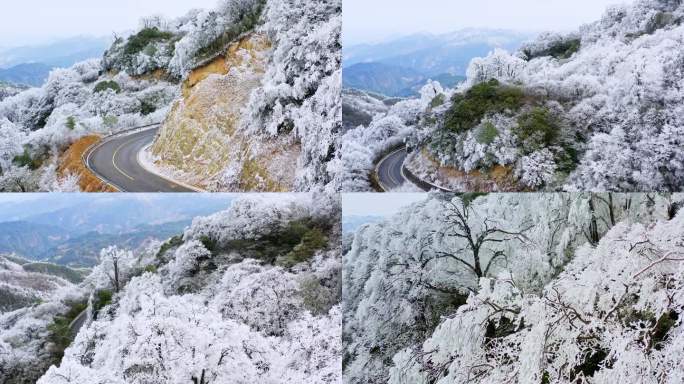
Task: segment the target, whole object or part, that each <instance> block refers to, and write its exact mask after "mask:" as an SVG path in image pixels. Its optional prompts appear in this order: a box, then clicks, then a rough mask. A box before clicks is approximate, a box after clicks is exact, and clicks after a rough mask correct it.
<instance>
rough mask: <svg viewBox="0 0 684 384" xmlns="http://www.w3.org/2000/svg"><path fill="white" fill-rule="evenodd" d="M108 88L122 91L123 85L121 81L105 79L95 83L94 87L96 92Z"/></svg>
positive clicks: (117, 91)
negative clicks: (120, 83)
mask: <svg viewBox="0 0 684 384" xmlns="http://www.w3.org/2000/svg"><path fill="white" fill-rule="evenodd" d="M108 89H111V90H112V91H114V92H116V93H119V92H121V86H120V85H119V83H117V82H116V81H114V80H104V81H100V82H99V83H97V84H95V88H93V92H94V93H100V92H104V91H106V90H108Z"/></svg>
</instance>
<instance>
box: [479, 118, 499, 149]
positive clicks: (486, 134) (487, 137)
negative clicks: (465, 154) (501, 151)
mask: <svg viewBox="0 0 684 384" xmlns="http://www.w3.org/2000/svg"><path fill="white" fill-rule="evenodd" d="M498 136H499V130H498V129H496V126H495V125H494V124H492V123H490V122H489V121H488V122H486V123H484V124H483V125H482V128H480V132H478V133H477V138H476V140H477V142H478V143H480V144H485V145H489V144H491V143H493V142H494V139H496V138H497V137H498Z"/></svg>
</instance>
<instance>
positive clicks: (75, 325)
mask: <svg viewBox="0 0 684 384" xmlns="http://www.w3.org/2000/svg"><path fill="white" fill-rule="evenodd" d="M87 319H88V309H85V310H84V311H83V312H81V313H80V314H79V315H78V316H76V318H75V319H74V320H73V321H72V322H71V324H69V330H70V331H71V335H72V336H73V337H76V335H78V331H80V330H81V328H82V327H83V325H84V324H85V322H86V320H87Z"/></svg>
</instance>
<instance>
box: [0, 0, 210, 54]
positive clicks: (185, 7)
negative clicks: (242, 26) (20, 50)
mask: <svg viewBox="0 0 684 384" xmlns="http://www.w3.org/2000/svg"><path fill="white" fill-rule="evenodd" d="M217 3H218V0H191V1H187V0H110V1H93V0H16V1H4V2H3V4H2V18H0V19H1V20H0V46H4V47H8V46H19V45H25V44H35V43H42V42H46V41H50V40H54V39H59V38H64V37H72V36H79V35H92V36H111V35H112V32H115V31H116V32H122V31H127V30H132V29H135V28H136V27H137V26H138V21H139V20H140V18H141V17H143V16H149V15H153V14H162V15H165V16H167V17H177V16H182V15H184V14H185V13H187V11H189V10H190V9H192V8H213V7H214V6H215V5H216V4H217Z"/></svg>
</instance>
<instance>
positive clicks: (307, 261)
mask: <svg viewBox="0 0 684 384" xmlns="http://www.w3.org/2000/svg"><path fill="white" fill-rule="evenodd" d="M339 223H340V203H339V201H338V200H337V199H336V198H333V197H331V196H327V195H320V194H315V195H281V196H278V197H275V196H270V197H269V196H263V197H258V196H254V197H243V198H240V199H238V200H237V201H236V202H235V203H234V204H233V205H232V206H231V208H230V209H229V210H227V211H223V212H220V213H217V214H214V215H211V216H207V217H198V218H196V219H195V220H194V221H193V223H192V225H190V226H189V227H188V228H187V229H186V230H185V231H184V233H180V234H178V235H177V236H174V237H172V238H170V239H168V240H166V241H164V242H156V243H150V244H147V245H146V246H144V247H141V248H138V249H124V248H119V247H107V248H104V249H103V250H102V251H101V254H100V260H101V263H100V264H99V265H97V266H96V267H95V268H94V269H93V271H92V273H90V275H89V276H87V277H86V278H85V280H84V281H83V282H82V283H80V284H79V285H78V286H75V285H66V286H64V287H63V288H61V289H58V290H57V291H55V293H54V294H53V296H51V297H49V298H45V299H44V300H43V301H39V302H35V303H33V305H30V306H26V307H24V308H21V309H17V310H14V311H11V312H6V313H2V314H0V330H1V331H2V332H0V379H2V381H3V382H5V383H33V382H36V381H37V382H38V383H49V384H58V383H84V384H86V383H87V384H93V383H122V384H123V383H126V384H130V383H140V384H142V383H166V382H186V381H187V382H197V383H212V382H236V381H238V382H283V380H285V381H287V382H298V383H305V382H316V383H339V382H341V371H340V366H341V359H342V354H341V344H340V338H339V335H340V332H341V321H342V320H341V313H340V309H339V305H340V300H341V267H342V265H341V254H340V244H341V243H340V236H341V228H340V224H339ZM15 269H16V268H15ZM48 368H49V369H48ZM46 371H47V372H46ZM41 376H43V377H42V378H41Z"/></svg>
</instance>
